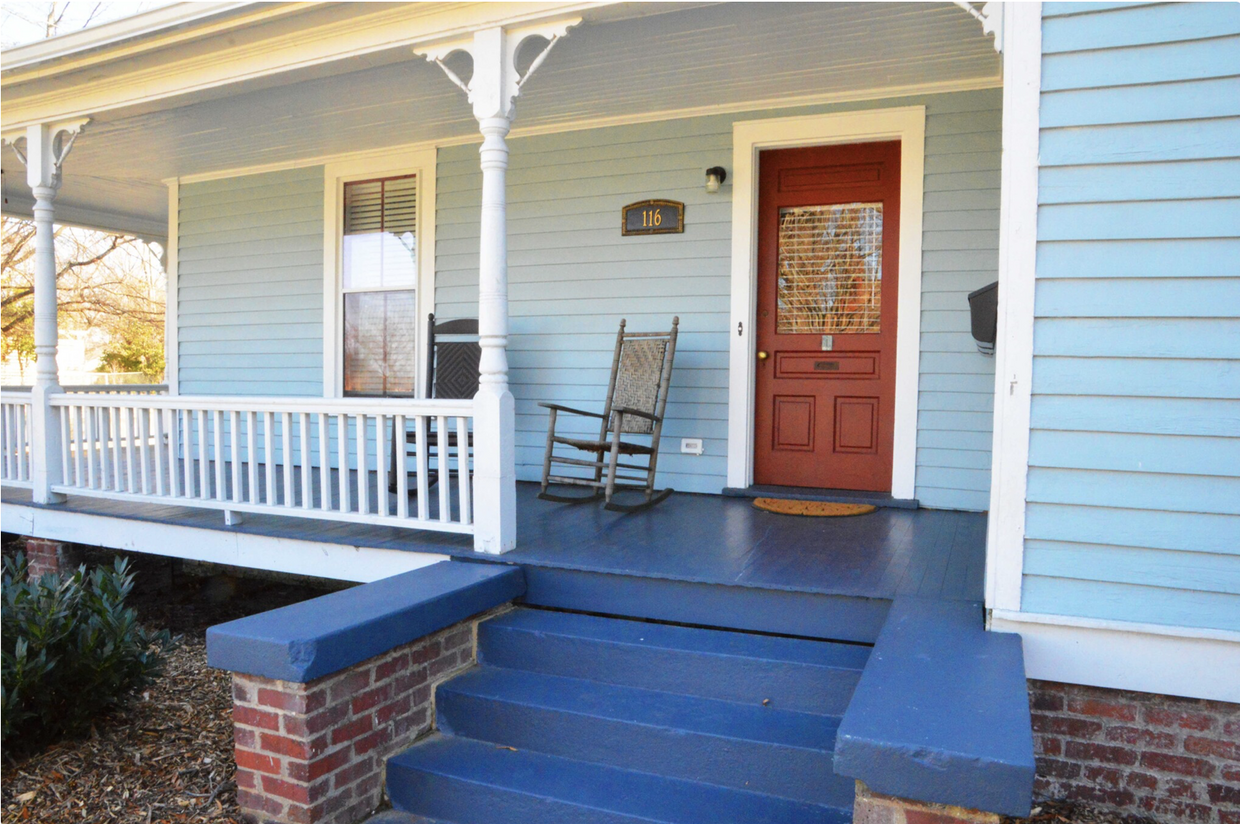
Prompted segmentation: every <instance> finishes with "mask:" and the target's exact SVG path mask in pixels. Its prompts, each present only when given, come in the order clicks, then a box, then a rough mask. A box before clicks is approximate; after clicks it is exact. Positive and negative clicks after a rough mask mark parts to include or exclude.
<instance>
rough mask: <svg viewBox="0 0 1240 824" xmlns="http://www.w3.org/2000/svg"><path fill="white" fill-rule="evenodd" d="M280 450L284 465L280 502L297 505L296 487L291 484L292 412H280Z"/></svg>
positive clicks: (285, 504) (289, 505) (290, 505)
mask: <svg viewBox="0 0 1240 824" xmlns="http://www.w3.org/2000/svg"><path fill="white" fill-rule="evenodd" d="M280 435H281V438H280V443H281V444H282V446H283V448H282V449H281V450H280V452H281V455H280V458H281V463H282V465H283V467H284V495H283V496H282V497H281V499H280V500H281V503H283V505H284V506H288V507H293V506H297V488H296V487H295V486H293V413H291V412H281V413H280Z"/></svg>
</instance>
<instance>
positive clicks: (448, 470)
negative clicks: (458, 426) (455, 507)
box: [435, 415, 452, 524]
mask: <svg viewBox="0 0 1240 824" xmlns="http://www.w3.org/2000/svg"><path fill="white" fill-rule="evenodd" d="M435 425H436V427H437V429H438V433H437V434H436V435H435V443H436V452H438V454H439V461H438V463H439V521H440V523H445V524H446V523H448V521H451V520H452V498H451V497H450V495H449V493H450V492H451V491H452V464H451V458H452V455H451V453H450V452H449V450H450V448H451V446H452V433H451V432H449V431H448V419H447V418H445V417H444V416H443V415H440V416H439V417H438V418H436V421H435Z"/></svg>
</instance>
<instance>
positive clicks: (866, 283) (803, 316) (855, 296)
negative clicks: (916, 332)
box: [775, 203, 883, 335]
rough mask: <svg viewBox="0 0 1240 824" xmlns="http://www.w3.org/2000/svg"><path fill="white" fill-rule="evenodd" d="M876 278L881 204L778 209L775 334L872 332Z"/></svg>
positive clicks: (879, 265)
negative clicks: (777, 272)
mask: <svg viewBox="0 0 1240 824" xmlns="http://www.w3.org/2000/svg"><path fill="white" fill-rule="evenodd" d="M882 274H883V204H881V203H841V204H836V205H832V206H798V207H795V208H785V209H780V210H779V278H778V288H777V294H776V324H775V331H776V332H777V333H778V334H781V335H788V334H813V335H831V334H843V333H875V332H878V331H879V310H880V308H881V300H882Z"/></svg>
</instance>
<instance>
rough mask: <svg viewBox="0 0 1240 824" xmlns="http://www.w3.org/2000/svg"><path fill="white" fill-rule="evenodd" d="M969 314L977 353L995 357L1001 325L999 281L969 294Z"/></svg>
mask: <svg viewBox="0 0 1240 824" xmlns="http://www.w3.org/2000/svg"><path fill="white" fill-rule="evenodd" d="M969 314H970V316H971V319H972V326H973V340H975V341H977V351H979V352H981V353H982V354H983V355H993V354H994V353H995V335H996V332H997V329H998V325H999V281H997V280H996V281H995V282H994V283H991V284H989V285H988V286H983V287H982V288H981V289H978V290H977V291H976V292H970V293H969Z"/></svg>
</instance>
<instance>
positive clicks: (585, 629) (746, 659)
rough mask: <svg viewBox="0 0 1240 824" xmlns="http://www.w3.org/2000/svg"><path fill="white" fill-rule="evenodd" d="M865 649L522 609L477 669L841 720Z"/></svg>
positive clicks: (491, 642)
mask: <svg viewBox="0 0 1240 824" xmlns="http://www.w3.org/2000/svg"><path fill="white" fill-rule="evenodd" d="M869 652H870V648H869V647H864V646H858V645H853V644H836V643H829V642H825V641H807V640H801V639H795V638H778V637H773V636H765V635H751V634H748V633H743V632H725V631H721V630H709V629H700V628H692V627H677V626H671V625H668V624H653V623H648V622H645V621H627V620H621V619H616V618H600V617H597V616H591V615H577V614H571V613H562V612H550V611H546V610H531V609H520V610H515V611H513V612H510V613H508V614H507V615H503V616H500V617H499V618H496V619H494V620H491V621H487V622H486V623H484V624H482V625H481V626H480V627H479V628H478V660H479V661H480V662H482V663H483V664H485V665H495V666H500V667H508V668H512V669H526V670H531V671H535V672H544V673H548V674H551V675H563V676H568V677H572V678H585V679H589V680H594V681H603V682H606V683H612V684H622V685H626V686H630V687H640V688H643V689H651V690H662V691H664V692H676V693H682V694H689V695H700V696H702V697H704V698H717V699H721V700H726V701H739V702H745V703H761V702H762V700H763V699H766V698H771V699H776V698H777V700H778V703H777V707H778V708H779V709H788V710H801V711H804V712H815V713H824V714H829V715H842V714H843V712H844V710H845V709H846V708H847V706H848V701H849V699H850V698H851V697H852V693H853V689H854V688H855V687H856V685H857V680H858V679H859V678H860V676H861V671H862V669H864V668H865V663H866V660H867V658H868V657H869Z"/></svg>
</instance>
